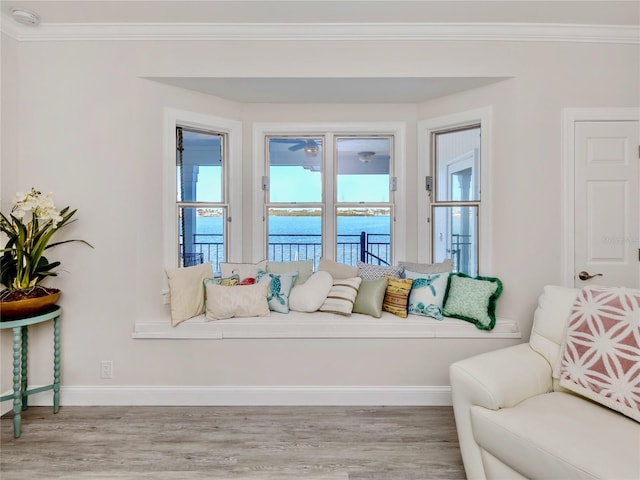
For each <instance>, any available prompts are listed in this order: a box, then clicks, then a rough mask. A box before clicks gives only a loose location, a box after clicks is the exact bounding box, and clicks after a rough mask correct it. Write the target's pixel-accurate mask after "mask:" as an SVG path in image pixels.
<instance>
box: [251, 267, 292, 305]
mask: <svg viewBox="0 0 640 480" xmlns="http://www.w3.org/2000/svg"><path fill="white" fill-rule="evenodd" d="M296 278H298V272H291V273H280V274H278V273H267V272H265V271H264V270H259V271H258V275H257V276H256V283H260V282H271V285H270V286H269V290H268V292H267V303H269V310H272V311H274V312H280V313H289V294H290V293H291V288H293V284H294V283H295V281H296Z"/></svg>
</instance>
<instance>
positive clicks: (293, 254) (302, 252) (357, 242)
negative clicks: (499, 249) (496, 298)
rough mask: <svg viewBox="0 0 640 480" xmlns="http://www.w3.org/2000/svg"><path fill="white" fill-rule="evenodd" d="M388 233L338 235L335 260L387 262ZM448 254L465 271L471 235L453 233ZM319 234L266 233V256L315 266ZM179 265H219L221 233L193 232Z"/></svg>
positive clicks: (468, 262) (319, 241)
mask: <svg viewBox="0 0 640 480" xmlns="http://www.w3.org/2000/svg"><path fill="white" fill-rule="evenodd" d="M389 239H390V235H389V234H384V233H367V232H361V233H360V234H359V235H339V236H338V243H337V244H336V261H338V262H340V263H346V264H347V265H355V264H356V262H357V261H358V260H360V261H361V262H364V263H371V264H374V265H389V264H390V261H391V244H390V242H389ZM451 240H452V241H451V249H450V250H449V254H450V255H451V258H452V259H453V268H454V271H456V272H464V273H468V272H469V269H470V261H471V257H472V255H471V253H472V252H471V248H472V247H473V243H472V242H471V241H470V240H471V236H470V235H459V234H453V235H452V239H451ZM321 242H322V237H321V235H307V234H274V235H269V245H268V247H267V258H268V259H269V260H270V261H272V262H290V261H294V260H313V261H314V265H315V266H317V265H318V262H319V261H320V257H321V256H322V243H321ZM180 252H181V266H184V267H190V266H193V265H198V264H200V263H203V262H211V263H213V267H214V269H215V270H216V271H218V270H219V267H218V264H219V263H220V262H224V261H225V257H224V243H223V237H222V235H221V234H195V235H194V242H193V251H188V252H184V250H183V247H182V245H181V248H180Z"/></svg>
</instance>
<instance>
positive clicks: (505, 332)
mask: <svg viewBox="0 0 640 480" xmlns="http://www.w3.org/2000/svg"><path fill="white" fill-rule="evenodd" d="M132 338H140V339H145V338H146V339H153V338H155V339H214V340H224V339H259V338H267V339H294V338H319V339H321V338H486V339H499V338H514V339H519V338H522V336H521V334H520V331H519V329H518V323H517V322H516V321H514V320H509V319H504V318H498V319H497V321H496V325H495V327H494V329H493V330H491V331H484V330H479V329H478V328H476V326H475V325H473V324H471V323H468V322H465V321H463V320H457V319H455V318H445V319H444V320H442V321H438V320H435V319H432V318H429V317H420V316H417V315H410V316H409V317H408V318H400V317H396V316H394V315H391V314H389V313H384V314H383V316H382V318H373V317H370V316H368V315H360V314H353V315H352V316H351V317H341V316H338V315H333V314H328V313H321V312H314V313H300V312H291V313H290V314H288V315H285V314H280V313H274V312H272V314H271V316H269V317H251V318H230V319H227V320H218V321H212V322H210V321H206V320H205V318H204V315H200V316H198V317H195V318H192V319H190V320H187V321H186V322H183V323H181V324H179V325H177V326H175V327H172V326H171V324H170V322H169V319H168V318H166V319H159V320H146V321H137V322H136V324H135V328H134V332H133V334H132Z"/></svg>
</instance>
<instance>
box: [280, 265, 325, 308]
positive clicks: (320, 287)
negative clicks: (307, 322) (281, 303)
mask: <svg viewBox="0 0 640 480" xmlns="http://www.w3.org/2000/svg"><path fill="white" fill-rule="evenodd" d="M332 286H333V278H332V277H331V274H330V273H329V272H323V271H320V272H315V273H314V274H313V275H311V276H310V277H309V279H308V280H307V281H306V282H304V284H302V285H294V287H293V288H292V289H291V293H290V294H289V308H290V309H291V310H293V311H295V312H315V311H316V310H318V309H319V308H320V306H321V305H322V303H323V302H324V301H325V299H326V298H327V295H328V294H329V290H331V287H332Z"/></svg>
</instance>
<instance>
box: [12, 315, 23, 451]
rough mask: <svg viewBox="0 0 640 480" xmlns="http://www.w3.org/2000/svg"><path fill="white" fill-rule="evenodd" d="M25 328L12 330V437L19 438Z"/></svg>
mask: <svg viewBox="0 0 640 480" xmlns="http://www.w3.org/2000/svg"><path fill="white" fill-rule="evenodd" d="M23 328H26V327H15V328H14V329H13V436H14V437H15V438H18V437H20V424H21V422H22V417H21V415H20V410H21V409H22V392H21V391H20V385H21V382H20V372H21V369H20V359H21V352H20V349H21V347H22V329H23Z"/></svg>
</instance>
